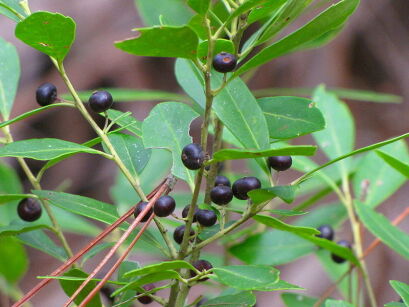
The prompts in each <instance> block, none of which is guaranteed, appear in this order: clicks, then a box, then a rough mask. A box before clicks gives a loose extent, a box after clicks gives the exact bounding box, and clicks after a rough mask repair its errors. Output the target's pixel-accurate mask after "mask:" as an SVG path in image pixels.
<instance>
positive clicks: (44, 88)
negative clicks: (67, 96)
mask: <svg viewBox="0 0 409 307" xmlns="http://www.w3.org/2000/svg"><path fill="white" fill-rule="evenodd" d="M36 100H37V103H38V104H39V105H40V106H47V105H49V104H52V103H53V102H55V101H56V100H57V88H56V87H55V85H54V84H52V83H44V84H42V85H40V87H39V88H38V89H37V91H36Z"/></svg>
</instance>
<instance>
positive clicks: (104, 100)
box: [88, 91, 114, 113]
mask: <svg viewBox="0 0 409 307" xmlns="http://www.w3.org/2000/svg"><path fill="white" fill-rule="evenodd" d="M88 102H89V106H90V107H91V109H92V110H93V111H94V112H96V113H101V112H105V111H106V110H108V109H110V108H111V107H112V104H113V102H114V101H113V99H112V95H111V94H110V93H109V92H107V91H97V92H94V93H93V94H92V95H91V97H89V100H88Z"/></svg>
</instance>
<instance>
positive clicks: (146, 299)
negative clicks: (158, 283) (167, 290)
mask: <svg viewBox="0 0 409 307" xmlns="http://www.w3.org/2000/svg"><path fill="white" fill-rule="evenodd" d="M142 288H143V289H144V290H145V291H146V292H148V291H152V290H153V289H155V288H156V287H155V284H147V285H144V286H142ZM138 294H141V293H138ZM152 294H154V293H152ZM138 301H139V302H140V303H141V304H144V305H148V304H150V303H152V302H153V299H152V298H151V297H150V296H149V295H144V296H141V297H138Z"/></svg>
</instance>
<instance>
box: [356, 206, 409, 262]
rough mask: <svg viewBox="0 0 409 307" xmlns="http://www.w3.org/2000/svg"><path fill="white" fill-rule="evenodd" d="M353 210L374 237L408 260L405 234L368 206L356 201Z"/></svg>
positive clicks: (406, 235)
mask: <svg viewBox="0 0 409 307" xmlns="http://www.w3.org/2000/svg"><path fill="white" fill-rule="evenodd" d="M355 210H356V212H357V214H358V216H359V218H360V220H361V221H362V223H363V224H364V225H365V227H366V228H367V229H368V230H369V231H370V232H372V234H373V235H374V236H376V237H377V238H379V239H380V240H381V241H382V242H383V243H384V244H386V245H387V246H389V247H390V248H391V249H393V250H394V251H395V252H397V253H398V254H400V255H401V256H402V257H404V258H406V259H407V260H409V235H408V234H407V233H406V232H404V231H402V230H400V229H399V228H398V227H396V226H394V225H392V223H391V222H390V221H389V220H388V219H387V218H386V217H384V216H383V215H382V214H380V213H377V212H376V211H375V210H373V209H372V208H371V207H369V206H368V205H365V204H363V203H361V202H358V201H357V202H356V203H355Z"/></svg>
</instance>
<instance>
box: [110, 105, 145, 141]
mask: <svg viewBox="0 0 409 307" xmlns="http://www.w3.org/2000/svg"><path fill="white" fill-rule="evenodd" d="M107 114H108V118H109V119H110V120H112V121H113V120H115V123H116V124H118V125H119V126H121V127H126V130H128V131H130V132H132V133H133V134H135V135H136V136H138V137H142V123H141V122H140V121H138V120H136V119H135V118H134V117H133V116H132V115H126V116H124V115H125V113H123V112H121V111H117V110H112V109H111V110H108V111H107Z"/></svg>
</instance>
